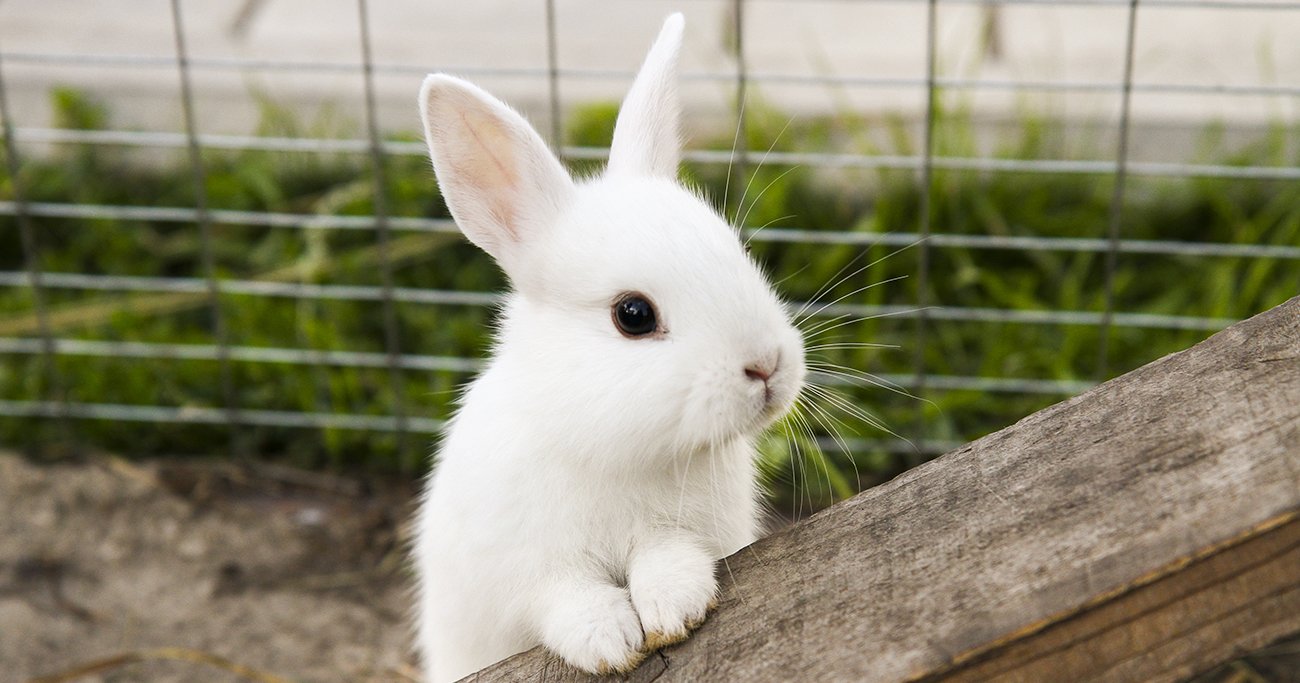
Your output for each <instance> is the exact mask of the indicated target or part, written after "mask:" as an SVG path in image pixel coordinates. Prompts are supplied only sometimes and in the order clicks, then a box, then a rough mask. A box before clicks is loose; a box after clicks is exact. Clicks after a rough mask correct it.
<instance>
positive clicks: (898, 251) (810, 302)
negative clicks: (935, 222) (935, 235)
mask: <svg viewBox="0 0 1300 683" xmlns="http://www.w3.org/2000/svg"><path fill="white" fill-rule="evenodd" d="M928 239H929V236H928V235H927V236H925V237H922V238H920V239H917V240H914V241H912V242H910V243H908V244H906V245H904V246H902V247H899V248H898V249H895V250H894V251H891V252H889V253H888V254H885V255H884V256H881V257H880V258H878V259H876V260H874V261H872V262H871V263H868V264H866V265H864V266H861V267H859V268H858V269H857V270H854V271H853V272H852V273H849V274H848V275H845V276H844V277H842V278H840V279H839V281H838V282H836V283H835V284H833V285H831V286H830V288H829V289H827V290H826V291H825V292H823V291H822V290H818V293H817V294H814V295H813V298H812V299H810V300H808V301H807V302H805V303H804V305H803V307H802V308H800V309H799V310H798V311H797V312H796V313H795V315H794V317H795V318H798V317H800V316H802V315H803V313H804V311H806V310H808V307H809V306H813V305H815V304H816V303H817V301H816V299H817V297H819V296H821V295H822V294H824V293H826V292H829V291H831V290H833V289H835V288H836V287H838V286H839V285H840V284H841V283H843V282H845V281H847V280H848V279H849V278H851V277H853V276H855V275H857V274H858V273H861V272H863V271H864V270H867V269H868V268H871V267H872V266H875V265H878V264H880V263H881V262H883V261H886V260H888V259H891V258H893V257H895V256H897V255H899V254H901V253H903V252H904V251H907V250H908V249H911V248H912V247H914V246H916V245H918V244H920V243H922V242H924V241H926V240H928ZM863 253H864V254H865V253H866V251H863ZM854 260H856V259H854ZM850 263H852V262H850ZM841 270H842V269H841ZM836 276H837V277H838V274H836ZM819 310H820V309H819ZM812 315H816V313H812V314H810V316H809V317H811V316H812Z"/></svg>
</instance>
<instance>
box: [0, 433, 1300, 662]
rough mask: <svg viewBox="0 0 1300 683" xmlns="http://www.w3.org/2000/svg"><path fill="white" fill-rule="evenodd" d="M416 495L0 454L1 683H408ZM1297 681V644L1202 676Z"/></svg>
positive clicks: (357, 485) (300, 477)
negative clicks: (409, 563) (409, 542)
mask: <svg viewBox="0 0 1300 683" xmlns="http://www.w3.org/2000/svg"><path fill="white" fill-rule="evenodd" d="M412 494H413V491H412V489H411V487H410V486H409V485H401V484H392V483H388V484H385V483H379V482H373V481H367V482H362V481H358V480H351V479H345V478H340V477H334V476H331V475H325V474H320V473H313V472H303V471H299V470H292V469H286V468H280V467H275V466H270V465H265V464H256V465H247V466H235V465H231V464H223V463H195V462H167V461H156V462H149V463H143V464H142V463H132V462H128V461H126V460H122V459H120V458H114V457H96V458H91V459H89V460H86V461H83V462H80V463H77V464H58V465H37V464H34V463H32V462H29V461H26V460H23V459H21V458H19V457H17V456H15V455H12V454H7V453H0V683H54V682H55V681H58V682H60V683H62V682H71V681H77V682H78V683H90V682H96V683H110V682H111V683H125V682H128V681H148V682H150V683H172V682H181V681H186V682H189V681H205V682H207V681H212V682H215V683H227V682H234V681H250V680H251V681H260V682H261V683H290V682H292V683H308V682H316V681H319V682H332V681H347V682H348V683H353V682H356V683H367V682H368V683H381V682H383V683H389V682H395V683H402V682H405V683H410V682H412V681H417V680H418V675H419V674H418V671H417V669H416V668H415V666H414V661H413V658H412V657H411V656H410V653H409V630H408V629H409V627H408V622H407V611H408V609H409V606H410V598H409V591H410V585H411V581H410V576H409V573H408V571H407V569H406V566H405V561H404V555H403V551H402V548H403V547H404V545H403V544H404V542H405V538H404V537H403V536H402V534H403V531H402V529H403V526H404V523H405V521H406V520H407V519H408V517H409V515H410V511H411V500H412ZM1192 682H1193V683H1283V682H1288V683H1296V682H1300V636H1297V637H1292V638H1289V639H1286V640H1284V641H1282V642H1279V643H1275V644H1273V645H1272V646H1270V647H1268V648H1265V649H1263V650H1261V651H1259V652H1256V653H1253V654H1251V655H1249V656H1246V657H1243V658H1242V659H1239V660H1237V661H1234V662H1230V663H1228V664H1225V665H1223V666H1222V667H1219V668H1218V669H1217V670H1215V671H1212V672H1207V673H1205V674H1202V675H1200V676H1197V677H1196V678H1194V679H1192Z"/></svg>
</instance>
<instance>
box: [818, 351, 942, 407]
mask: <svg viewBox="0 0 1300 683" xmlns="http://www.w3.org/2000/svg"><path fill="white" fill-rule="evenodd" d="M808 368H809V369H812V370H816V371H818V372H821V373H824V374H827V375H831V376H833V377H843V378H845V379H856V380H859V381H861V382H865V383H867V384H870V385H871V386H875V387H880V388H881V389H888V390H890V391H892V392H894V393H896V394H898V395H900V396H906V397H908V398H912V399H916V400H918V401H926V402H929V403H932V402H930V401H927V399H924V398H921V397H920V396H917V395H915V394H912V393H910V392H908V391H907V388H906V387H904V386H903V385H901V384H899V383H897V382H891V381H889V380H887V379H885V378H884V377H880V376H878V375H873V374H871V373H870V372H867V371H865V370H859V369H857V368H851V367H848V366H846V365H839V364H836V363H828V362H825V361H810V362H809V363H808ZM935 407H936V408H937V407H938V406H937V405H936V406H935Z"/></svg>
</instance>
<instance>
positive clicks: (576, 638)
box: [542, 584, 645, 674]
mask: <svg viewBox="0 0 1300 683" xmlns="http://www.w3.org/2000/svg"><path fill="white" fill-rule="evenodd" d="M542 643H543V644H545V645H546V647H547V648H549V649H551V650H552V651H553V652H555V653H556V654H558V655H560V657H562V658H563V659H564V661H566V662H568V663H569V664H570V665H572V666H574V667H576V668H578V669H582V670H583V671H586V672H589V673H597V674H609V673H615V672H617V673H627V672H629V671H631V670H632V669H635V668H636V667H637V665H638V664H640V663H641V660H643V659H645V654H644V653H643V652H642V651H641V650H642V645H643V643H644V639H643V638H642V635H641V622H640V620H639V619H637V615H636V612H635V611H633V610H632V603H631V602H629V600H628V593H627V590H625V589H623V588H618V587H616V586H611V585H602V584H588V585H587V586H583V587H576V586H575V587H570V588H569V589H567V590H565V591H562V594H561V595H557V596H556V599H555V600H553V601H552V602H551V609H550V612H549V614H547V615H546V618H545V622H544V623H543V626H542Z"/></svg>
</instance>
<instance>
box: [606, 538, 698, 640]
mask: <svg viewBox="0 0 1300 683" xmlns="http://www.w3.org/2000/svg"><path fill="white" fill-rule="evenodd" d="M628 584H629V586H628V587H629V588H630V590H631V594H632V604H633V605H634V606H635V607H636V612H637V614H639V615H640V616H641V627H642V629H644V631H645V650H646V651H647V652H653V651H655V650H658V649H659V648H662V647H667V646H668V645H672V644H674V643H679V642H681V641H683V640H686V637H687V636H688V635H690V632H691V630H693V629H694V628H696V627H697V626H699V625H700V624H702V623H704V617H705V615H706V614H707V613H708V611H709V610H710V609H712V608H713V607H714V605H716V604H717V602H716V596H717V592H718V582H717V580H716V579H714V578H713V559H712V558H711V557H709V555H708V553H706V552H704V550H703V549H702V548H700V547H699V546H698V545H697V544H694V543H691V542H689V541H670V542H665V543H662V544H659V545H656V546H653V547H651V548H647V549H645V550H644V551H642V552H640V553H638V554H637V556H636V558H635V559H634V560H633V562H632V565H631V567H630V568H629V572H628Z"/></svg>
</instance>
